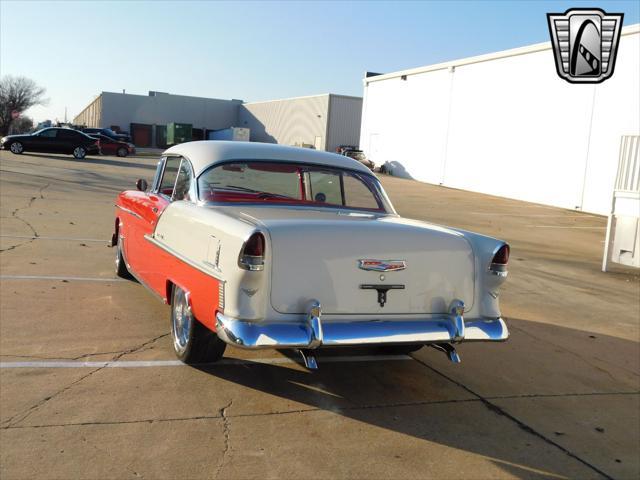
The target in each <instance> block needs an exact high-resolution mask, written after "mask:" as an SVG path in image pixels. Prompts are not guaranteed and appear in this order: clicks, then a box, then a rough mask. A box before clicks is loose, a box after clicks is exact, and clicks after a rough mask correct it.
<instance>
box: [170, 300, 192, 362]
mask: <svg viewBox="0 0 640 480" xmlns="http://www.w3.org/2000/svg"><path fill="white" fill-rule="evenodd" d="M175 288H176V292H175V294H174V296H173V305H172V307H171V308H172V315H171V317H172V318H171V319H172V329H171V330H172V334H173V348H174V349H175V351H176V353H177V354H178V355H182V354H184V352H185V351H186V350H187V347H188V346H189V342H190V340H191V329H192V328H193V314H192V313H191V307H190V306H189V298H188V296H187V294H185V293H184V291H183V290H182V289H181V288H178V287H175Z"/></svg>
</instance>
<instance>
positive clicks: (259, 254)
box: [238, 232, 265, 271]
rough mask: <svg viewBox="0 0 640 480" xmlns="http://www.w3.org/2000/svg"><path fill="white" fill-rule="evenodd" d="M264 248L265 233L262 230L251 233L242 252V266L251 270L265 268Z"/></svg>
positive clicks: (240, 261) (240, 262) (240, 263)
mask: <svg viewBox="0 0 640 480" xmlns="http://www.w3.org/2000/svg"><path fill="white" fill-rule="evenodd" d="M264 250H265V241H264V235H263V234H262V233H260V232H256V233H254V234H253V235H251V236H250V237H249V240H247V241H246V242H245V244H244V247H243V248H242V251H241V252H240V260H239V261H238V263H239V265H240V268H243V269H245V270H251V271H256V270H264Z"/></svg>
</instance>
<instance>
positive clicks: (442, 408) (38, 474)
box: [0, 152, 640, 480]
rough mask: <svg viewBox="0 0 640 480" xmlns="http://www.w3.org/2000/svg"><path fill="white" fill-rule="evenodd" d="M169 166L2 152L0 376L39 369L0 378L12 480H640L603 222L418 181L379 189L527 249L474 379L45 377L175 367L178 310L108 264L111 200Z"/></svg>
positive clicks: (420, 369) (295, 372)
mask: <svg viewBox="0 0 640 480" xmlns="http://www.w3.org/2000/svg"><path fill="white" fill-rule="evenodd" d="M154 164H155V160H154V159H152V158H148V159H147V158H125V159H122V158H114V157H97V158H87V159H84V160H82V161H78V160H74V159H73V158H71V157H69V156H57V155H22V156H15V155H12V154H10V153H7V152H0V217H1V221H0V250H2V252H1V253H0V276H1V277H0V360H1V361H2V362H3V365H9V366H11V365H10V364H12V363H15V362H25V361H33V362H41V363H38V364H37V365H39V366H34V367H31V368H0V477H1V478H2V479H3V480H4V479H13V478H60V479H63V478H64V479H67V478H100V479H102V478H154V479H155V478H294V477H305V478H536V479H538V478H558V477H560V478H601V477H604V478H637V477H638V476H640V462H639V460H638V455H637V453H638V449H639V447H640V416H639V411H640V348H639V345H640V342H639V337H640V304H639V298H640V282H639V278H638V276H637V275H636V274H634V272H630V271H628V270H624V269H617V270H616V271H614V272H612V273H607V274H604V273H601V272H600V271H599V266H600V261H601V255H602V241H603V240H604V226H605V224H606V221H605V219H604V218H602V217H599V216H594V215H587V214H582V213H579V212H570V211H566V210H560V209H555V208H550V207H545V206H540V205H532V204H527V203H524V202H517V201H511V200H506V199H500V198H495V197H490V196H486V195H479V194H473V193H469V192H461V191H457V190H451V189H445V188H441V187H436V186H430V185H425V184H421V183H418V182H414V181H410V180H403V179H398V178H393V177H383V178H382V181H383V183H384V185H385V188H386V189H387V191H388V193H389V194H390V197H391V199H392V201H393V202H394V205H395V206H396V208H397V210H398V211H399V212H400V213H401V214H402V215H404V216H408V217H413V218H419V219H425V220H429V221H433V222H436V223H443V224H446V225H452V226H457V227H462V228H468V229H470V230H475V231H479V232H481V233H487V234H491V235H495V236H498V237H501V238H504V239H505V240H507V241H509V242H510V244H511V246H512V259H511V262H510V277H509V279H508V282H507V283H506V285H505V288H504V289H503V294H502V307H503V313H504V316H505V317H506V319H507V321H508V324H509V327H510V330H511V335H512V336H511V338H510V340H509V341H508V342H506V343H504V344H499V345H483V344H469V345H462V346H461V347H460V349H459V351H460V354H461V357H462V363H461V364H460V365H454V364H451V363H449V362H448V361H447V360H446V358H445V357H444V355H442V354H441V353H439V352H437V351H435V350H433V349H428V348H424V349H422V350H420V351H418V352H416V353H415V354H413V358H406V359H375V357H366V358H368V360H367V361H355V360H356V359H358V358H360V359H361V358H362V357H357V356H356V355H359V354H361V353H363V352H361V351H340V352H338V353H333V352H327V353H326V354H325V356H327V355H340V356H342V357H344V356H346V357H347V358H345V359H338V361H335V362H324V363H323V362H322V357H321V358H320V360H319V362H320V370H319V371H318V372H314V373H310V372H308V371H306V370H305V369H304V368H302V367H301V366H300V365H299V364H298V363H297V362H296V361H295V360H297V358H296V357H295V356H292V355H291V353H290V352H275V351H260V352H246V351H241V350H235V349H228V350H227V353H226V357H229V358H236V359H243V360H245V361H244V362H242V363H240V364H232V363H223V364H220V365H213V366H210V367H207V368H201V369H196V368H192V367H187V366H155V365H159V364H152V363H150V364H148V365H147V366H144V367H142V366H140V367H131V368H129V367H126V366H125V367H124V368H109V367H105V366H104V364H102V365H101V366H90V367H82V368H50V367H47V365H49V364H50V362H57V361H61V362H85V361H94V362H105V361H114V362H127V361H133V360H135V361H146V360H148V361H155V360H174V358H175V357H174V356H173V352H172V348H171V345H170V341H169V338H168V332H169V324H168V308H167V307H166V306H164V305H162V304H161V303H160V302H158V301H157V300H156V299H155V298H154V297H153V296H152V295H151V294H149V293H148V292H147V291H146V290H145V289H144V287H142V286H140V285H139V284H137V283H134V282H125V281H119V280H116V279H115V277H114V274H113V250H112V249H110V248H107V247H106V243H107V241H108V239H109V238H110V235H111V232H112V228H113V203H114V199H115V196H116V194H117V193H118V192H119V191H120V190H122V189H124V188H133V185H134V183H135V179H136V178H139V177H144V178H146V179H147V180H150V179H151V178H152V175H153V168H154ZM364 353H367V352H366V351H365V352H364ZM369 353H372V352H369ZM349 357H351V358H349ZM265 358H266V359H271V360H273V359H275V360H273V361H271V363H261V361H262V359H265ZM124 365H126V363H125V364H124Z"/></svg>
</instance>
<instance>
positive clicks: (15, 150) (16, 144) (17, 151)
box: [9, 142, 24, 155]
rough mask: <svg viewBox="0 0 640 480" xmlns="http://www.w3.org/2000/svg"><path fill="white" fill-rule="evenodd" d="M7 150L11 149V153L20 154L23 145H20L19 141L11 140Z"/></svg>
mask: <svg viewBox="0 0 640 480" xmlns="http://www.w3.org/2000/svg"><path fill="white" fill-rule="evenodd" d="M9 150H11V153H15V154H16V155H20V154H21V153H22V152H24V145H22V143H20V142H13V143H12V144H11V146H10V147H9Z"/></svg>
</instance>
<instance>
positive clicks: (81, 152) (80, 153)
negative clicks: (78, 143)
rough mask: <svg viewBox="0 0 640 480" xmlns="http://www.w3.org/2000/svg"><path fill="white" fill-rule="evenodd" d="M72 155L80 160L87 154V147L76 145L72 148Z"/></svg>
mask: <svg viewBox="0 0 640 480" xmlns="http://www.w3.org/2000/svg"><path fill="white" fill-rule="evenodd" d="M73 156H74V157H75V158H77V159H78V160H82V159H83V158H84V157H86V156H87V149H86V148H84V147H76V148H74V149H73Z"/></svg>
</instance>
